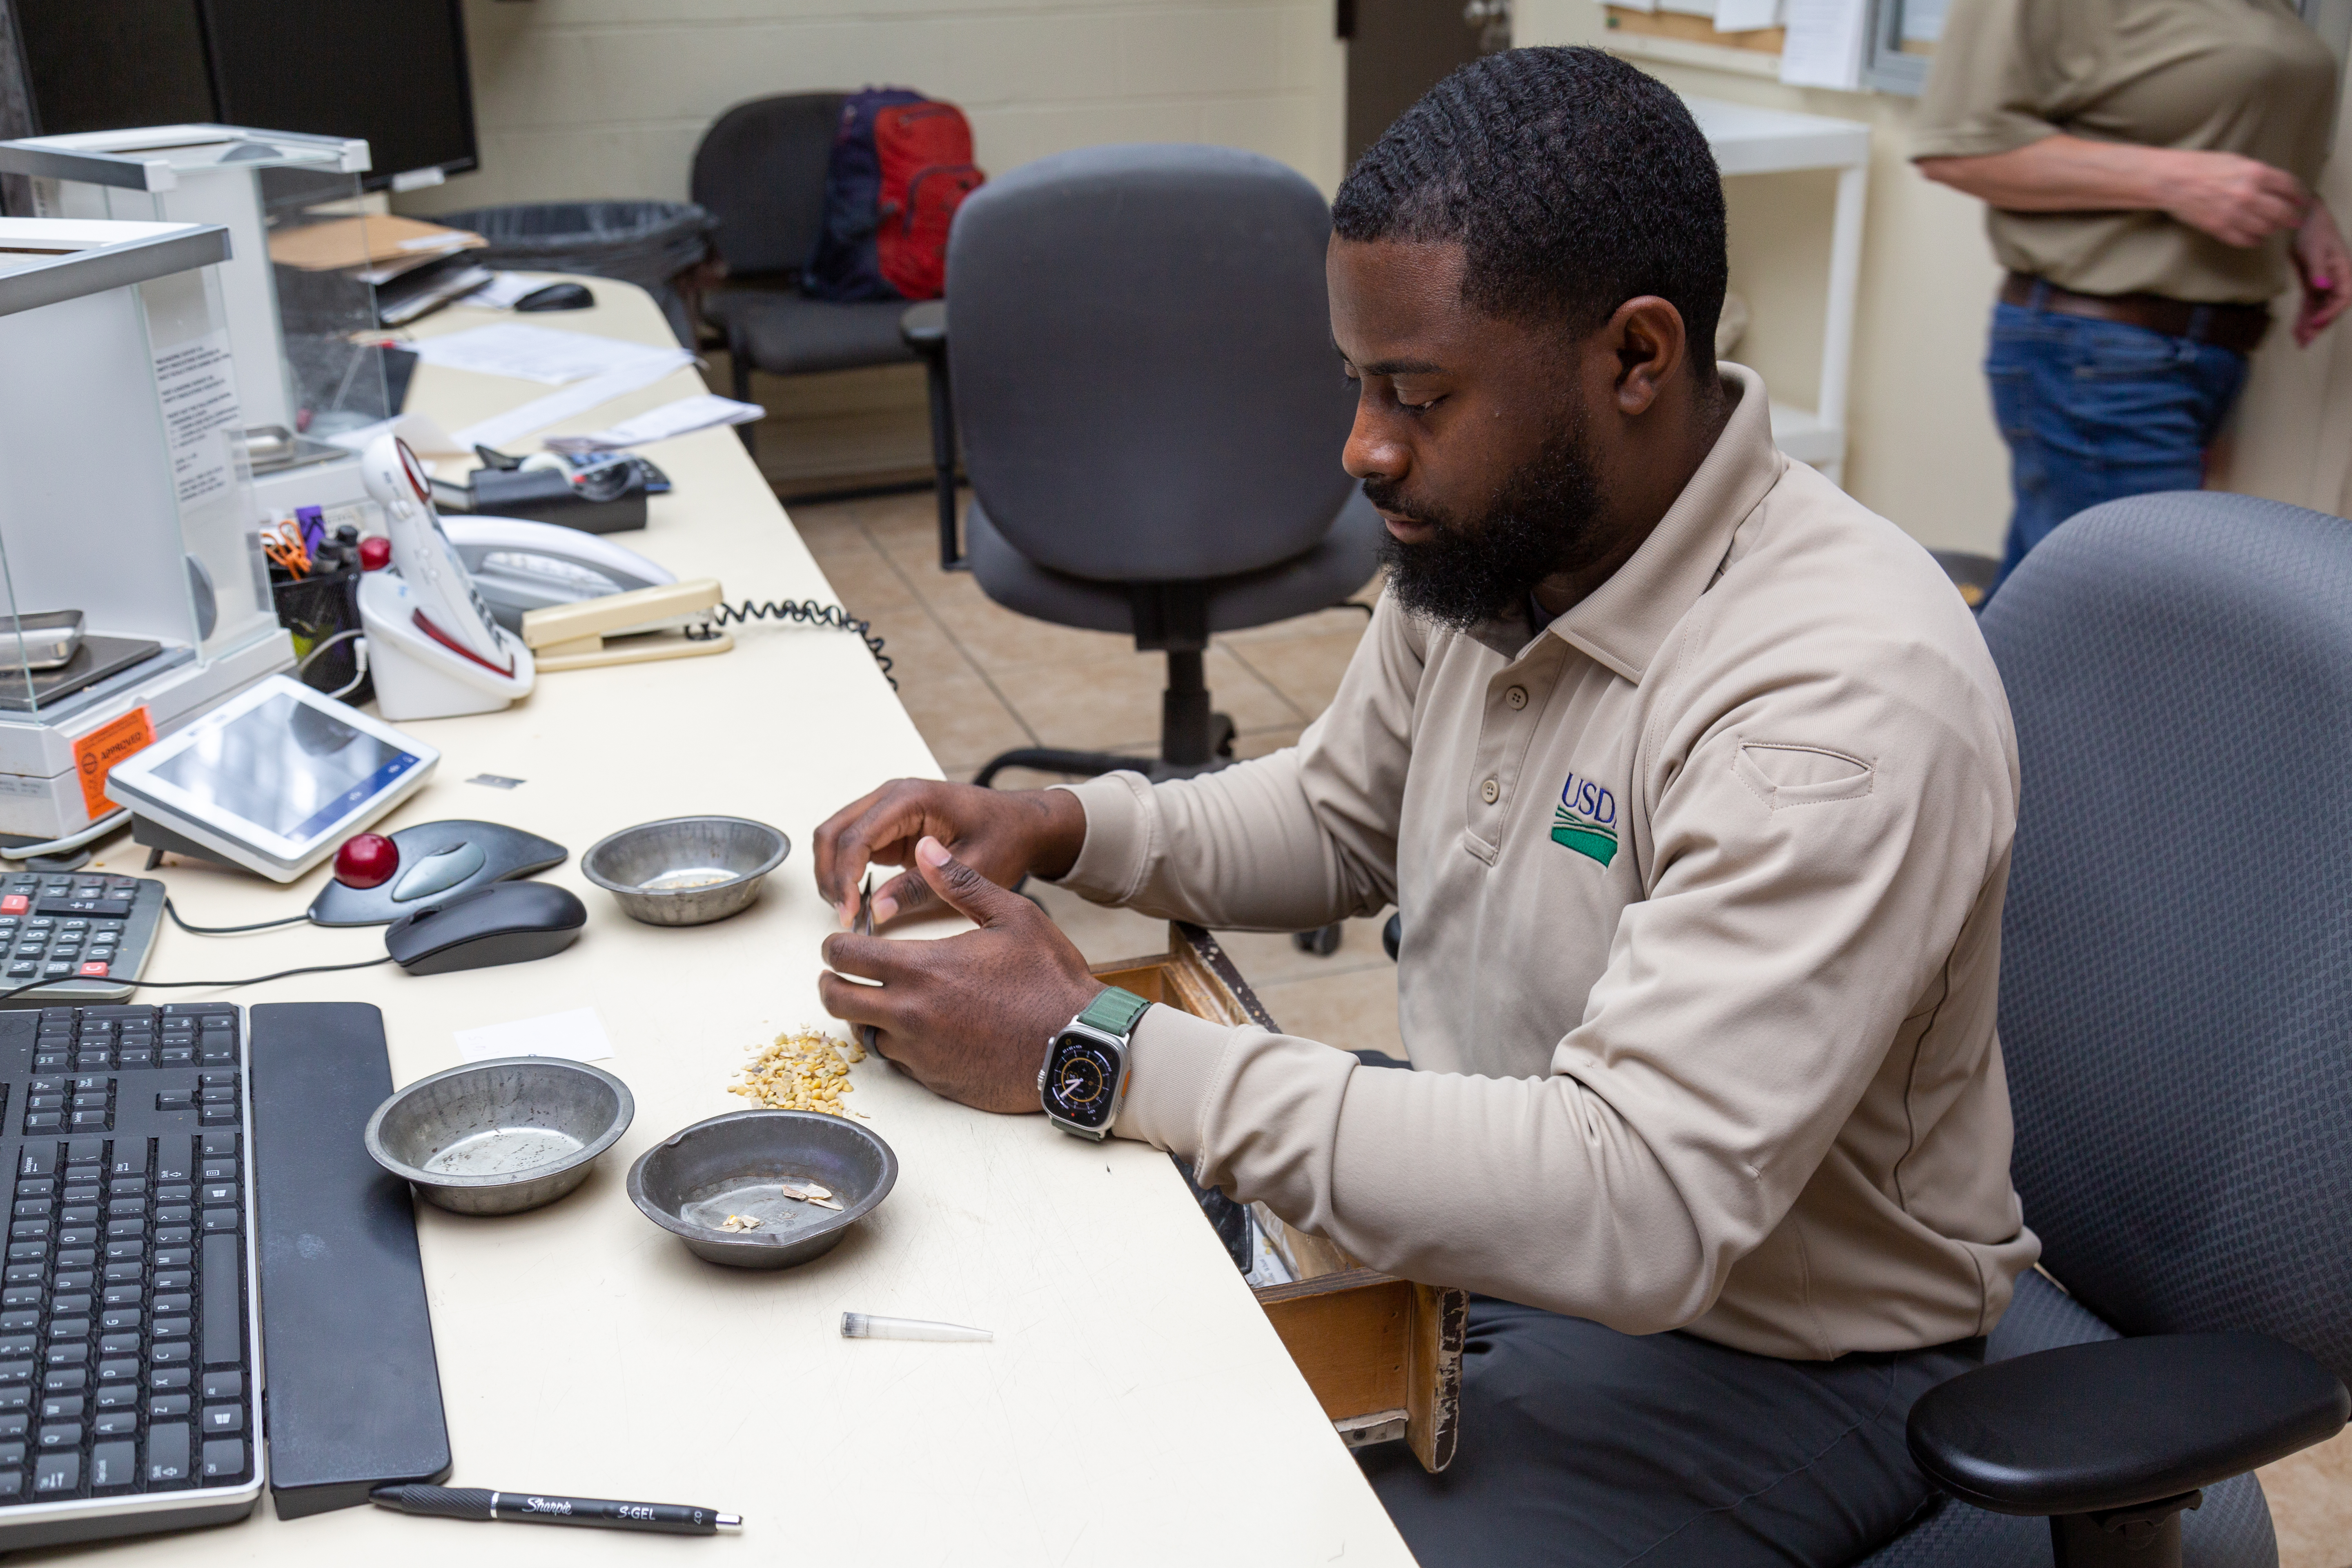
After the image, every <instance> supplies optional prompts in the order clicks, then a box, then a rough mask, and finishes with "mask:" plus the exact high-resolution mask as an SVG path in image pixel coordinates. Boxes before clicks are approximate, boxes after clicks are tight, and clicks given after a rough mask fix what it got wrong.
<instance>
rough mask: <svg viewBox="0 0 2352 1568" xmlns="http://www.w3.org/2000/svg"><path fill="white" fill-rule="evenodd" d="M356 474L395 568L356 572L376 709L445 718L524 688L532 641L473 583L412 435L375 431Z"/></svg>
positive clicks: (402, 716)
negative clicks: (377, 513)
mask: <svg viewBox="0 0 2352 1568" xmlns="http://www.w3.org/2000/svg"><path fill="white" fill-rule="evenodd" d="M360 479H361V481H362V483H363V484H365V485H366V487H367V490H368V494H369V495H371V496H373V498H374V499H375V501H376V504H377V505H379V506H381V507H382V508H383V515H384V521H385V525H386V531H387V532H388V533H389V534H390V535H391V536H392V566H391V569H390V570H388V571H378V572H370V573H367V574H364V575H363V576H362V577H361V579H360V595H359V597H360V625H361V626H362V629H363V630H364V631H365V632H366V634H367V650H368V663H369V666H370V670H371V673H372V674H373V676H374V677H375V692H376V707H377V709H378V710H380V711H381V712H382V713H383V716H384V717H385V718H387V719H391V720H394V721H403V720H410V719H446V718H452V717H455V716H456V715H457V714H461V713H490V712H495V711H497V710H499V709H501V708H504V707H506V706H507V705H508V704H509V703H511V702H513V701H514V700H516V699H517V698H519V697H522V696H525V695H527V694H528V693H529V692H530V689H531V686H532V684H533V682H534V681H535V680H536V679H538V669H537V667H536V666H535V665H534V664H533V663H532V660H531V655H530V648H528V647H525V646H524V645H523V642H522V639H521V638H520V637H516V636H515V635H514V634H513V633H511V632H509V631H507V630H505V629H503V628H502V627H500V626H499V624H498V622H497V620H496V619H494V618H493V617H492V616H491V614H490V607H489V606H488V605H486V604H484V603H483V602H482V595H480V594H479V593H478V592H477V591H476V590H475V587H474V579H473V577H472V575H471V574H469V573H467V570H466V563H465V562H464V560H463V559H461V558H460V557H459V555H458V553H457V546H456V545H454V544H452V543H451V542H450V541H449V536H448V534H447V533H446V532H445V531H443V530H442V527H441V519H440V517H439V515H438V514H437V513H436V511H435V510H434V508H433V500H432V488H431V483H430V481H429V480H428V479H426V478H425V469H424V468H423V467H422V466H421V465H420V464H419V463H418V462H417V461H416V455H415V453H414V452H411V451H410V450H409V449H408V444H407V443H406V442H404V441H403V440H401V439H400V438H399V437H396V436H380V437H377V438H376V439H375V440H374V441H373V442H372V443H371V444H370V445H369V447H368V448H367V450H366V451H365V452H364V453H363V454H362V456H361V458H360Z"/></svg>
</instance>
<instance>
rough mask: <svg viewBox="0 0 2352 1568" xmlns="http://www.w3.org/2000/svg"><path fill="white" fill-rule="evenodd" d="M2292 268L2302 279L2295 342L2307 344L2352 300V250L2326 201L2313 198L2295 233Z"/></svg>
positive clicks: (2301, 345) (2300, 346)
mask: <svg viewBox="0 0 2352 1568" xmlns="http://www.w3.org/2000/svg"><path fill="white" fill-rule="evenodd" d="M2293 254H2294V269H2295V271H2296V272H2297V273H2299V274H2300V275H2301V276H2302V279H2303V308H2302V309H2301V310H2297V311H2296V312H2295V318H2294V342H2295V346H2296V347H2297V348H2305V349H2307V348H2309V347H2310V346H2311V341H2312V340H2313V339H2314V338H2315V337H2317V336H2319V334H2320V333H2321V332H2322V331H2325V330H2326V327H2327V325H2328V323H2329V322H2331V321H2335V320H2336V317H2338V316H2340V315H2342V314H2343V313H2344V307H2345V306H2346V305H2347V304H2352V254H2347V252H2346V250H2345V247H2344V237H2343V236H2342V235H2341V234H2339V233H2337V232H2336V219H2335V216H2334V215H2332V214H2330V213H2329V212H2328V210H2327V204H2326V202H2322V201H2315V202H2313V203H2312V204H2311V210H2310V211H2309V212H2308V213H2306V214H2305V215H2304V219H2303V226H2302V227H2301V228H2298V229H2297V230H2295V235H2294V252H2293Z"/></svg>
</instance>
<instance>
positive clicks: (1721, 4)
mask: <svg viewBox="0 0 2352 1568" xmlns="http://www.w3.org/2000/svg"><path fill="white" fill-rule="evenodd" d="M1777 26H1780V0H1715V30H1716V31H1717V32H1718V33H1753V32H1757V31H1759V30H1760V29H1762V28H1765V27H1777Z"/></svg>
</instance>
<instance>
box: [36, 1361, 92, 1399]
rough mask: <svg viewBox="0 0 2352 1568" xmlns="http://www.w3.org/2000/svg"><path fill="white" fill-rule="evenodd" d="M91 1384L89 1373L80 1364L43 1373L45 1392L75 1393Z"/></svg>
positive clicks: (42, 1381)
mask: <svg viewBox="0 0 2352 1568" xmlns="http://www.w3.org/2000/svg"><path fill="white" fill-rule="evenodd" d="M88 1387H89V1373H87V1372H85V1371H83V1370H82V1369H81V1368H80V1367H78V1366H69V1367H66V1368H64V1369H63V1370H62V1371H57V1372H45V1373H42V1374H41V1391H42V1392H43V1393H44V1394H73V1393H77V1392H79V1390H81V1389H85V1388H88Z"/></svg>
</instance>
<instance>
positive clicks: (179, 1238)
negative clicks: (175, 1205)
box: [155, 1225, 196, 1267]
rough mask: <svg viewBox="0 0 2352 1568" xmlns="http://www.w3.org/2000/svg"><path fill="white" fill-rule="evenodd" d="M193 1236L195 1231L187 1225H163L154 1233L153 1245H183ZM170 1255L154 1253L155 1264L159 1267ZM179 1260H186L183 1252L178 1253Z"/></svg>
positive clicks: (167, 1260)
mask: <svg viewBox="0 0 2352 1568" xmlns="http://www.w3.org/2000/svg"><path fill="white" fill-rule="evenodd" d="M195 1238H196V1233H195V1231H194V1229H193V1228H192V1227H190V1226H184V1225H173V1226H164V1227H163V1229H161V1230H159V1231H157V1232H156V1233H155V1245H156V1246H158V1247H186V1246H187V1245H188V1244H189V1243H190V1242H192V1241H194V1239H195ZM171 1257H172V1255H171V1254H169V1253H161V1252H159V1253H157V1254H156V1255H155V1261H156V1264H157V1266H158V1267H161V1266H162V1265H163V1264H165V1263H167V1262H169V1261H170V1258H171ZM180 1261H182V1262H183V1263H184V1262H186V1261H187V1256H186V1254H185V1253H184V1252H183V1253H182V1254H180Z"/></svg>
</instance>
